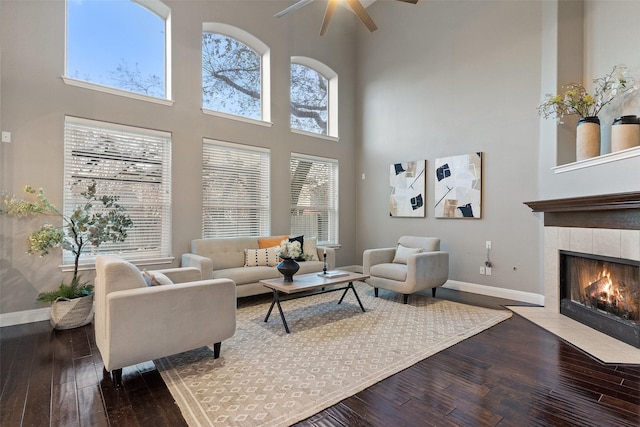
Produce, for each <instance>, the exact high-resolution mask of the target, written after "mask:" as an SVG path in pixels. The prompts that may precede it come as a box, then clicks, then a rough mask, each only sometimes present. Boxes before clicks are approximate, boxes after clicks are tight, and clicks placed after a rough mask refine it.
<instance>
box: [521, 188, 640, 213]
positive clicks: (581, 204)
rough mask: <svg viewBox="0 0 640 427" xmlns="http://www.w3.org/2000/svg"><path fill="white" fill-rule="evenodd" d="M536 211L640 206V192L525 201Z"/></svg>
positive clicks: (573, 210) (634, 207)
mask: <svg viewBox="0 0 640 427" xmlns="http://www.w3.org/2000/svg"><path fill="white" fill-rule="evenodd" d="M524 204H525V205H527V206H529V207H530V208H531V210H533V211H534V212H576V211H601V210H613V209H616V210H618V209H638V208H640V192H639V191H634V192H629V193H613V194H601V195H596V196H583V197H570V198H566V199H551V200H537V201H532V202H524Z"/></svg>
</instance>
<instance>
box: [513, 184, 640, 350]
mask: <svg viewBox="0 0 640 427" xmlns="http://www.w3.org/2000/svg"><path fill="white" fill-rule="evenodd" d="M525 204H526V205H527V206H529V207H530V208H531V209H532V210H533V211H534V212H541V213H544V306H545V309H547V310H549V311H550V312H551V313H561V314H562V315H564V316H567V317H572V318H574V320H577V321H580V322H582V323H585V324H587V325H589V326H590V327H592V328H593V329H594V330H599V331H601V332H603V333H606V334H608V335H609V336H612V337H614V338H616V339H618V340H619V341H621V342H624V343H628V344H629V345H632V346H634V347H636V348H640V325H639V321H638V317H637V316H638V304H639V300H638V298H639V296H638V292H639V290H638V282H639V281H640V279H639V278H638V275H639V274H640V273H639V272H638V270H640V192H630V193H613V194H601V195H593V196H582V197H572V198H565V199H550V200H538V201H532V202H525ZM569 255H570V256H576V257H578V258H589V259H590V261H584V260H583V261H580V262H579V263H578V267H580V268H581V267H582V266H581V265H580V263H592V266H591V267H586V271H587V273H577V272H574V273H573V276H576V277H578V276H580V275H581V274H585V275H587V276H589V277H588V278H583V279H582V282H583V283H582V284H581V285H580V286H578V287H577V289H575V290H574V296H573V298H572V294H571V291H572V287H571V285H567V282H568V281H569V280H570V279H569V278H567V277H566V275H567V274H568V273H570V272H571V269H574V268H576V269H577V268H578V267H571V266H568V265H567V262H568V261H567V256H569ZM569 260H570V259H569ZM590 269H592V270H593V271H591V270H590ZM603 270H607V271H606V272H603ZM616 277H617V278H616ZM609 280H611V281H612V284H611V285H610V284H609V283H608V282H609ZM585 282H586V283H585ZM621 282H623V283H624V285H620V283H621ZM576 286H577V285H576ZM611 287H614V288H616V289H614V290H613V294H614V295H613V296H610V295H609V294H610V290H611ZM622 294H624V302H621V301H619V300H620V297H621V296H622ZM634 294H635V296H633V295H634Z"/></svg>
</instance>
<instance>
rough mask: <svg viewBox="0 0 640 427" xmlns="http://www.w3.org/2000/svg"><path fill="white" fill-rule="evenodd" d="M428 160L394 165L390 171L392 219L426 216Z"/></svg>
mask: <svg viewBox="0 0 640 427" xmlns="http://www.w3.org/2000/svg"><path fill="white" fill-rule="evenodd" d="M426 163H427V161H426V160H419V161H415V162H406V163H394V164H392V165H391V167H390V169H389V187H390V191H391V194H390V196H389V215H390V216H392V217H423V218H424V216H425V209H424V202H425V195H424V189H425V180H426V177H425V166H426Z"/></svg>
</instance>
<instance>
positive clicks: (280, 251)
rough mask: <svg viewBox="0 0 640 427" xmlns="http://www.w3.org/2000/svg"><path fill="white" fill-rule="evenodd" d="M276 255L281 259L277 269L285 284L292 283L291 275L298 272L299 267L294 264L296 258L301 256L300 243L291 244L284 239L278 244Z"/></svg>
mask: <svg viewBox="0 0 640 427" xmlns="http://www.w3.org/2000/svg"><path fill="white" fill-rule="evenodd" d="M276 255H277V256H278V257H280V258H281V259H282V261H281V262H280V264H278V266H277V268H278V271H279V272H280V273H282V275H283V276H284V279H283V280H284V281H285V282H293V275H294V274H296V273H297V272H298V270H299V269H300V265H299V264H298V263H297V262H296V259H297V258H300V256H301V255H302V246H301V245H300V242H299V241H297V240H295V241H293V242H291V241H289V240H287V239H285V240H283V241H281V242H280V246H278V247H277V248H276Z"/></svg>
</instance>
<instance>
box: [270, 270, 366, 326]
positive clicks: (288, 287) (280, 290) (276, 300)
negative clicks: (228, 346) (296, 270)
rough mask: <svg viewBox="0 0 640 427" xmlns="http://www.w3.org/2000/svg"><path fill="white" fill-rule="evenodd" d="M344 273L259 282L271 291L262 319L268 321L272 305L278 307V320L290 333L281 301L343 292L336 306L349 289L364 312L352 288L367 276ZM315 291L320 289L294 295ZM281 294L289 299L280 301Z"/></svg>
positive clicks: (308, 275)
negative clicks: (270, 297) (266, 309)
mask: <svg viewBox="0 0 640 427" xmlns="http://www.w3.org/2000/svg"><path fill="white" fill-rule="evenodd" d="M345 273H347V274H346V275H345V276H341V277H324V276H322V277H321V276H318V273H309V274H300V275H295V276H293V282H285V281H284V280H283V278H282V277H280V278H277V279H269V280H260V283H261V284H262V285H263V286H266V287H267V288H269V289H271V290H272V291H273V301H271V306H270V307H269V311H268V312H267V317H265V318H264V321H265V322H266V321H268V320H269V316H271V311H272V310H273V306H274V305H275V306H278V311H279V312H280V318H281V319H282V324H283V325H284V329H285V331H287V333H290V331H289V325H287V320H286V319H285V318H284V312H283V311H282V306H281V305H280V302H281V301H287V300H290V299H296V298H305V297H309V296H313V295H320V294H325V293H328V292H335V291H344V292H343V294H342V297H340V301H338V304H340V303H342V300H343V299H344V297H345V295H346V294H347V292H349V289H351V290H352V291H353V294H354V295H355V296H356V299H357V300H358V304H360V308H361V309H362V311H363V312H364V311H365V309H364V306H363V305H362V302H361V301H360V297H359V296H358V293H357V292H356V288H354V287H353V282H354V281H362V280H364V279H368V278H369V276H368V275H366V274H360V273H352V272H345ZM344 283H348V285H347V286H343V287H337V288H336V287H333V286H336V285H342V284H344ZM317 289H320V291H318V292H312V293H303V294H301V295H294V294H298V293H300V292H306V291H313V290H317ZM282 294H285V295H289V297H288V298H286V299H284V300H283V299H281V295H282ZM291 295H294V296H291Z"/></svg>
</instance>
